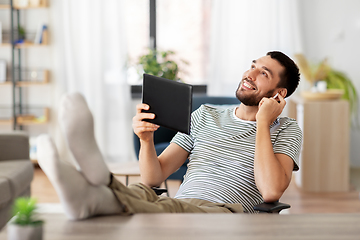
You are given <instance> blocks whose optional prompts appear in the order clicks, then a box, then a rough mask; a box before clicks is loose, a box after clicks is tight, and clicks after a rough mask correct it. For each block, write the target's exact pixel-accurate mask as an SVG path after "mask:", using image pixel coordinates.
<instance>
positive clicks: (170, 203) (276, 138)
mask: <svg viewBox="0 0 360 240" xmlns="http://www.w3.org/2000/svg"><path fill="white" fill-rule="evenodd" d="M298 83H299V70H298V68H297V66H296V65H295V63H294V62H293V61H292V60H291V59H290V58H289V57H287V56H286V55H285V54H283V53H281V52H269V53H268V54H267V55H266V56H264V57H261V58H259V59H257V60H254V61H253V62H252V64H251V67H250V69H249V70H248V71H246V72H245V73H244V75H243V78H242V80H241V81H240V84H239V87H238V89H237V90H236V96H237V98H238V99H239V100H240V102H241V104H240V105H239V106H237V107H230V108H226V109H224V108H215V107H210V106H206V105H203V106H201V107H200V108H199V109H198V110H196V111H195V112H194V113H193V114H192V119H191V132H190V135H186V134H182V133H178V134H177V135H176V136H175V137H174V138H173V140H172V142H171V144H170V145H169V147H168V148H167V149H165V150H164V152H163V153H162V154H161V155H160V156H157V155H156V152H155V148H154V142H153V133H154V131H156V130H157V129H158V127H159V126H157V125H155V124H152V123H148V122H145V121H143V120H144V119H152V118H154V117H155V116H154V114H152V113H143V112H142V110H143V109H149V108H150V106H147V105H146V104H139V105H138V106H137V114H136V115H135V117H134V118H133V129H134V132H135V133H136V134H137V136H138V137H139V138H140V144H141V148H140V153H139V163H140V171H141V180H142V183H140V184H136V185H131V186H129V187H125V186H124V185H122V184H121V183H120V182H118V181H117V180H116V179H114V178H113V177H112V175H110V172H109V171H108V169H107V168H106V165H105V163H104V161H103V159H102V156H101V153H100V151H99V149H98V147H97V145H96V141H95V138H94V133H93V120H92V115H91V113H90V111H89V109H88V108H87V105H86V102H85V100H84V99H83V98H82V96H81V95H79V94H73V95H69V96H66V97H65V98H64V100H63V102H62V105H61V109H60V123H61V127H62V129H63V131H64V133H65V137H66V139H67V141H68V145H69V148H70V150H71V151H72V153H73V155H74V157H75V159H76V161H77V163H78V165H79V167H80V170H81V171H77V170H75V169H74V168H73V167H71V166H69V165H66V164H65V163H63V162H61V161H59V159H58V157H57V153H56V149H55V147H54V145H53V143H52V142H51V139H49V137H47V136H41V137H39V139H38V155H39V156H38V159H39V164H40V166H41V167H42V168H43V170H44V172H45V173H46V174H47V176H48V177H49V179H50V181H51V182H52V183H53V185H54V187H55V189H56V191H57V193H58V194H59V197H60V200H61V202H62V203H63V205H64V206H65V211H66V214H67V216H68V217H69V218H71V219H83V218H88V217H91V216H94V215H99V214H133V213H140V212H147V213H158V212H204V213H209V212H212V213H215V212H228V213H241V212H253V210H252V207H253V206H254V205H256V204H258V203H260V202H262V201H264V200H265V201H266V202H269V201H275V200H278V199H279V198H280V197H281V196H282V194H283V192H284V191H285V190H286V188H287V187H288V185H289V183H290V180H291V174H292V171H293V170H297V169H298V163H297V162H298V156H299V152H300V146H301V141H302V134H301V131H300V129H299V127H298V125H297V124H296V122H295V121H294V120H292V119H289V118H286V117H285V118H279V117H278V116H279V115H280V114H281V112H282V110H283V108H284V106H285V104H286V102H285V100H284V98H285V97H287V96H290V95H291V94H292V93H293V92H294V91H295V89H296V87H297V85H298ZM150 109H151V108H150ZM187 158H189V159H190V161H189V165H188V171H187V173H186V175H185V177H184V181H183V183H182V184H181V186H180V188H179V191H178V193H177V194H176V196H175V198H167V197H158V196H156V194H155V193H154V192H153V191H152V190H151V188H150V187H152V186H158V185H160V184H161V183H162V182H163V181H164V180H165V179H166V178H167V177H168V176H169V175H170V174H171V173H172V172H174V171H176V170H177V168H179V167H180V166H181V165H182V164H183V163H184V162H185V160H186V159H187ZM109 176H110V177H109Z"/></svg>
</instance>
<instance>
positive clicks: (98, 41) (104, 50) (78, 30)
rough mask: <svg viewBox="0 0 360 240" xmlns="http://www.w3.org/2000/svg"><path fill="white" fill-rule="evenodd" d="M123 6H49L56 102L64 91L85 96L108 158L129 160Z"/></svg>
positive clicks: (82, 0)
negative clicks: (51, 11)
mask: <svg viewBox="0 0 360 240" xmlns="http://www.w3.org/2000/svg"><path fill="white" fill-rule="evenodd" d="M122 5H123V1H122V0H106V1H101V0H62V1H54V3H53V7H52V9H53V25H54V27H53V29H54V30H53V31H54V32H53V45H54V46H55V47H54V48H55V49H54V58H55V59H56V63H55V65H56V66H55V74H54V75H55V77H56V90H57V91H56V94H57V96H56V99H57V101H56V103H54V105H57V104H58V99H59V98H60V95H62V94H63V93H65V92H75V91H76V92H81V93H82V94H83V95H84V96H85V98H86V101H87V103H88V105H89V107H90V109H91V111H92V113H93V116H94V122H95V135H96V139H97V143H98V145H99V147H100V149H101V151H102V153H103V155H104V157H105V159H106V160H108V161H113V160H116V161H126V160H129V159H131V152H132V151H131V149H132V141H131V140H130V139H132V138H131V137H132V135H131V123H130V121H131V116H129V114H130V109H129V107H130V86H129V85H128V84H127V81H126V67H125V66H126V54H127V53H126V40H125V28H124V26H123V23H124V20H123V19H122V18H123V14H122V12H123V11H124V9H123V7H122ZM54 109H56V106H55V108H54ZM55 117H57V116H55ZM54 128H55V130H54V133H53V135H56V137H55V138H57V142H58V145H60V147H59V148H60V149H62V150H63V151H64V149H65V147H64V144H63V141H62V140H61V134H60V133H59V130H58V128H56V127H54Z"/></svg>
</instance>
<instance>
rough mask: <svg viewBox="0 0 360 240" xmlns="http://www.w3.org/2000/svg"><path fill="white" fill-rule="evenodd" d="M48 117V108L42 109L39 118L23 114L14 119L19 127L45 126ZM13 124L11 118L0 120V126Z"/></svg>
mask: <svg viewBox="0 0 360 240" xmlns="http://www.w3.org/2000/svg"><path fill="white" fill-rule="evenodd" d="M49 117H50V109H49V108H43V115H41V116H40V117H36V116H35V115H32V114H23V115H18V116H17V118H16V122H17V124H19V125H23V126H24V125H41V124H46V123H48V122H49ZM12 122H13V118H9V119H0V124H1V125H3V124H11V123H12Z"/></svg>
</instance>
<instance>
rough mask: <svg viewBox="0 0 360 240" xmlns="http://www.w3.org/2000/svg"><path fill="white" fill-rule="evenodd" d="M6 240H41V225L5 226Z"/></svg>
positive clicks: (11, 224)
mask: <svg viewBox="0 0 360 240" xmlns="http://www.w3.org/2000/svg"><path fill="white" fill-rule="evenodd" d="M7 235H8V240H42V239H43V237H42V236H43V224H40V225H35V226H31V225H27V226H22V225H18V224H13V223H10V224H8V226H7Z"/></svg>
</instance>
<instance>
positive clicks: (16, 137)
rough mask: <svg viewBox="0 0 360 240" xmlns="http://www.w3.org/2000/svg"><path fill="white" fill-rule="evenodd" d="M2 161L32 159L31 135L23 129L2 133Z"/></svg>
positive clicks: (0, 135)
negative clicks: (30, 149) (30, 148)
mask: <svg viewBox="0 0 360 240" xmlns="http://www.w3.org/2000/svg"><path fill="white" fill-rule="evenodd" d="M0 152H1V154H0V161H7V160H15V159H18V160H19V159H30V155H29V154H30V153H29V136H28V134H27V133H25V132H22V131H14V132H8V133H1V134H0Z"/></svg>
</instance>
